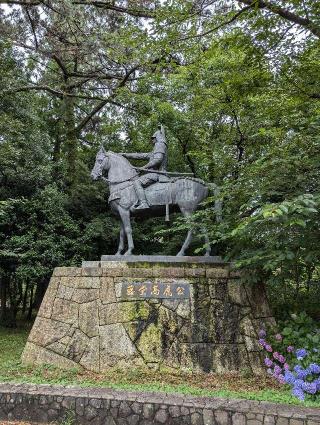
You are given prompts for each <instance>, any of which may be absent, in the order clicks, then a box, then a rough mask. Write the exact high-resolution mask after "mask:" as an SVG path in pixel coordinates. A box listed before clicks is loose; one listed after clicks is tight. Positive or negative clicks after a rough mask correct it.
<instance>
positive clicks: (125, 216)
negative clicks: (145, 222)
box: [119, 207, 134, 255]
mask: <svg viewBox="0 0 320 425" xmlns="http://www.w3.org/2000/svg"><path fill="white" fill-rule="evenodd" d="M119 214H120V217H121V221H122V225H123V227H124V232H125V235H126V236H127V240H128V250H127V251H126V252H125V253H124V255H131V254H132V251H133V248H134V244H133V238H132V227H131V221H130V211H129V210H126V209H124V208H122V207H119Z"/></svg>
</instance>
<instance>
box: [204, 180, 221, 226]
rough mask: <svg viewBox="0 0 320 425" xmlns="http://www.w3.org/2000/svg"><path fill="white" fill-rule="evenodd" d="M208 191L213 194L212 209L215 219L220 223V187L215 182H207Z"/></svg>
mask: <svg viewBox="0 0 320 425" xmlns="http://www.w3.org/2000/svg"><path fill="white" fill-rule="evenodd" d="M207 186H208V189H209V192H211V194H212V195H213V196H214V198H215V201H214V209H215V212H216V221H217V222H218V223H220V222H221V221H222V200H221V199H220V196H219V195H220V187H219V186H218V185H216V184H215V183H207Z"/></svg>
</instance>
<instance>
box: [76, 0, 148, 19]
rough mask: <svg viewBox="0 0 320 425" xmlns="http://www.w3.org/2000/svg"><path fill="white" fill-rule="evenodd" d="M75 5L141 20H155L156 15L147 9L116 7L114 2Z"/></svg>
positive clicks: (90, 0) (78, 1)
mask: <svg viewBox="0 0 320 425" xmlns="http://www.w3.org/2000/svg"><path fill="white" fill-rule="evenodd" d="M72 3H73V4H79V5H85V6H95V7H98V8H101V9H108V10H114V11H115V12H120V13H126V14H128V15H131V16H136V17H139V18H154V13H153V12H151V11H150V10H147V9H130V8H126V7H121V6H116V5H115V4H114V3H113V2H108V1H100V0H73V2H72Z"/></svg>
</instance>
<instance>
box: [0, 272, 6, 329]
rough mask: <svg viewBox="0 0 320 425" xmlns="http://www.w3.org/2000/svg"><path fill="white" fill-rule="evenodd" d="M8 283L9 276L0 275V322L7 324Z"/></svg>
mask: <svg viewBox="0 0 320 425" xmlns="http://www.w3.org/2000/svg"><path fill="white" fill-rule="evenodd" d="M7 285H8V277H7V276H2V277H0V303H1V304H0V323H1V324H2V325H5V323H6V320H7Z"/></svg>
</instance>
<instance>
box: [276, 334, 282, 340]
mask: <svg viewBox="0 0 320 425" xmlns="http://www.w3.org/2000/svg"><path fill="white" fill-rule="evenodd" d="M275 339H276V340H277V341H282V339H283V338H282V335H281V334H277V335H276V336H275Z"/></svg>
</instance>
